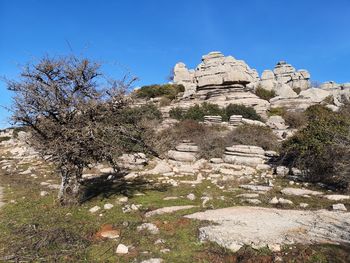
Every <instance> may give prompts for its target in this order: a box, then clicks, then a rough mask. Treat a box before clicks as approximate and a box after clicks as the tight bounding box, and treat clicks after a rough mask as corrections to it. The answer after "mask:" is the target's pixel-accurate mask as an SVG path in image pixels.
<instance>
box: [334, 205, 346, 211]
mask: <svg viewBox="0 0 350 263" xmlns="http://www.w3.org/2000/svg"><path fill="white" fill-rule="evenodd" d="M332 209H333V210H335V211H347V209H346V207H345V205H344V204H334V205H332Z"/></svg>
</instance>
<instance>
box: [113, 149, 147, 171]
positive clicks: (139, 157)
mask: <svg viewBox="0 0 350 263" xmlns="http://www.w3.org/2000/svg"><path fill="white" fill-rule="evenodd" d="M147 164H148V159H147V157H146V155H145V154H144V153H134V154H123V155H122V156H121V157H119V158H118V165H119V166H120V167H121V168H124V169H137V170H140V169H143V168H144V166H146V165H147Z"/></svg>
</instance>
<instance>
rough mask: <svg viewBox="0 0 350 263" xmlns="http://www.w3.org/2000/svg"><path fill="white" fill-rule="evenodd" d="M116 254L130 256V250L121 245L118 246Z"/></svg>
mask: <svg viewBox="0 0 350 263" xmlns="http://www.w3.org/2000/svg"><path fill="white" fill-rule="evenodd" d="M115 253H117V254H128V253H129V248H128V247H127V246H126V245H124V244H119V245H118V246H117V249H116V250H115Z"/></svg>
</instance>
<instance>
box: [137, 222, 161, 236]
mask: <svg viewBox="0 0 350 263" xmlns="http://www.w3.org/2000/svg"><path fill="white" fill-rule="evenodd" d="M136 229H137V231H139V232H140V231H143V230H145V231H148V232H149V233H151V234H152V235H156V234H159V228H158V227H157V226H156V225H155V224H152V223H143V224H142V225H140V226H138V227H137V228H136Z"/></svg>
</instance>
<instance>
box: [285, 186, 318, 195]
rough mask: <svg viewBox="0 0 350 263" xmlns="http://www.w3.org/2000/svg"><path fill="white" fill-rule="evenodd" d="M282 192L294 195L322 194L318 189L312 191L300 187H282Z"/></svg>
mask: <svg viewBox="0 0 350 263" xmlns="http://www.w3.org/2000/svg"><path fill="white" fill-rule="evenodd" d="M281 193H282V194H285V195H295V196H304V195H322V194H323V193H322V192H319V191H312V190H308V189H301V188H283V189H282V190H281Z"/></svg>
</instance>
